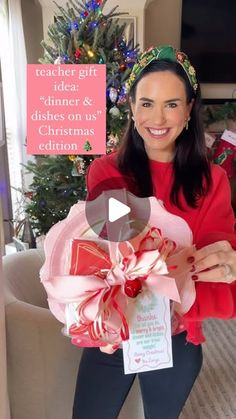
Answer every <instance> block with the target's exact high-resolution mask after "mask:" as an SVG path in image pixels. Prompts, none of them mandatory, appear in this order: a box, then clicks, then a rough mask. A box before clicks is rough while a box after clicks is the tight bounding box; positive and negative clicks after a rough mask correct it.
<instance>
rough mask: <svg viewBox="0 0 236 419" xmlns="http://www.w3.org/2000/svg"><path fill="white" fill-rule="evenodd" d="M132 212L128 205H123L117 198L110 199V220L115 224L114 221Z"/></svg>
mask: <svg viewBox="0 0 236 419" xmlns="http://www.w3.org/2000/svg"><path fill="white" fill-rule="evenodd" d="M130 211H131V209H130V207H128V205H125V204H122V202H120V201H118V200H117V199H115V198H109V200H108V220H109V221H110V222H111V223H113V222H114V221H117V220H119V218H121V217H123V216H124V215H126V214H129V213H130Z"/></svg>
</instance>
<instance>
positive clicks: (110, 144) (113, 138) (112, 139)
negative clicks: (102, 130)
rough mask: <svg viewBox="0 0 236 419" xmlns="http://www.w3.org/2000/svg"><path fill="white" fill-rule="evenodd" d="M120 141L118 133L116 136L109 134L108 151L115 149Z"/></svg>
mask: <svg viewBox="0 0 236 419" xmlns="http://www.w3.org/2000/svg"><path fill="white" fill-rule="evenodd" d="M118 143H119V138H118V136H117V135H115V136H114V135H112V134H111V135H109V137H108V141H107V149H108V151H113V150H114V149H115V148H116V147H117V145H118Z"/></svg>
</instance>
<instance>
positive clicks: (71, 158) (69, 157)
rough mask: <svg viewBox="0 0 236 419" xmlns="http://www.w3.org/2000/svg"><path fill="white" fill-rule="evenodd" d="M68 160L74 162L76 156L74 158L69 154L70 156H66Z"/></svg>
mask: <svg viewBox="0 0 236 419" xmlns="http://www.w3.org/2000/svg"><path fill="white" fill-rule="evenodd" d="M68 159H69V160H70V161H75V160H76V156H75V155H74V154H70V155H69V156H68Z"/></svg>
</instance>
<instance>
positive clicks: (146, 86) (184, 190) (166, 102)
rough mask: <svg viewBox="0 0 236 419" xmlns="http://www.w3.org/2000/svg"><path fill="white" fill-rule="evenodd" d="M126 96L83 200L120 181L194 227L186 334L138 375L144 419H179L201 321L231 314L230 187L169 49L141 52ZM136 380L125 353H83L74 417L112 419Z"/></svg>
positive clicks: (191, 74)
mask: <svg viewBox="0 0 236 419" xmlns="http://www.w3.org/2000/svg"><path fill="white" fill-rule="evenodd" d="M127 88H128V96H129V104H130V119H129V124H128V128H127V132H126V135H125V137H124V141H123V144H122V145H121V148H120V150H119V151H118V152H117V153H114V154H111V155H107V156H103V157H101V158H100V159H97V160H95V161H94V162H93V163H92V165H91V166H90V168H89V171H88V175H87V186H88V199H94V198H95V197H96V195H97V194H98V190H97V188H96V186H97V185H98V184H100V182H102V181H106V180H108V187H110V189H114V188H116V187H117V185H116V179H117V180H119V182H118V183H119V187H122V186H125V187H127V188H128V189H129V190H131V191H134V190H135V191H136V195H138V196H140V197H148V196H152V195H154V196H156V197H157V198H158V199H161V200H162V201H163V203H164V205H165V208H166V209H167V210H168V211H169V212H171V213H173V214H176V215H178V216H180V217H182V218H184V219H185V220H186V221H187V222H188V224H189V226H190V227H191V229H192V232H193V238H194V243H195V244H196V247H197V250H196V251H195V252H194V253H193V254H192V256H191V257H189V259H188V261H189V263H190V266H191V272H192V279H193V280H194V281H196V300H195V302H194V304H193V306H192V307H191V309H190V311H189V312H188V313H186V314H185V315H184V316H183V318H182V319H181V327H182V330H181V328H179V329H178V333H177V334H175V335H174V336H172V347H173V364H174V366H173V368H168V369H162V370H156V371H152V372H144V373H140V374H138V375H139V381H140V386H141V391H142V398H143V404H144V413H145V418H146V419H158V418H159V419H176V418H178V417H179V414H180V412H181V410H182V408H183V406H184V403H185V401H186V399H187V397H188V395H189V393H190V390H191V388H192V386H193V384H194V381H195V379H196V377H197V375H198V373H199V371H200V369H201V365H202V351H201V343H202V342H203V341H204V336H203V334H202V331H201V320H203V319H205V318H207V317H219V318H230V317H233V316H235V315H236V281H235V279H236V251H235V250H233V247H235V248H236V237H235V235H234V215H233V210H232V208H231V204H230V187H229V183H228V180H227V177H226V174H225V172H224V171H223V170H222V169H221V168H220V167H219V166H214V165H210V164H209V163H208V160H207V157H206V149H205V141H204V133H203V127H202V122H201V118H200V88H199V84H198V82H197V79H196V74H195V70H194V68H193V66H192V65H191V63H190V62H189V60H188V58H187V56H186V55H185V54H184V53H182V52H178V51H175V50H174V49H173V48H172V47H170V46H162V47H158V48H152V49H149V50H148V51H146V52H144V53H143V54H142V55H141V56H140V57H139V59H138V61H137V63H136V64H135V66H134V67H133V70H132V73H131V75H130V78H129V80H128V83H127ZM111 179H112V181H111ZM121 179H123V184H122V181H121ZM127 179H128V181H127ZM109 181H110V184H109ZM100 192H102V191H100ZM183 330H184V331H183ZM186 342H188V344H186ZM114 349H116V348H114ZM134 378H135V375H132V374H131V375H124V373H123V361H122V350H121V349H118V350H117V351H116V352H114V354H113V355H107V354H104V353H102V352H101V351H100V350H99V349H85V350H84V353H83V357H82V360H81V364H80V369H79V374H78V380H77V387H76V393H75V402H74V414H73V419H93V418H96V419H100V418H101V419H115V418H117V417H118V414H119V411H120V409H121V407H122V404H123V403H124V401H125V398H126V396H127V394H128V392H129V390H130V388H131V386H132V383H133V381H134Z"/></svg>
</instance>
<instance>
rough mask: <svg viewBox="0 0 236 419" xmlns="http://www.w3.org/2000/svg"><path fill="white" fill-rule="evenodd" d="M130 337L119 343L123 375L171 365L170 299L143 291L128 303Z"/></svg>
mask: <svg viewBox="0 0 236 419" xmlns="http://www.w3.org/2000/svg"><path fill="white" fill-rule="evenodd" d="M127 317H128V322H129V330H130V338H129V340H128V341H125V342H123V357H124V370H125V374H134V373H138V372H144V371H152V370H157V369H162V368H170V367H172V366H173V361H172V344H171V321H170V300H169V299H168V298H167V297H163V296H161V295H156V294H154V293H151V292H150V291H147V292H145V294H144V293H141V294H140V295H139V296H138V297H136V299H135V300H133V301H132V302H131V303H130V304H129V312H128V316H127Z"/></svg>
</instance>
